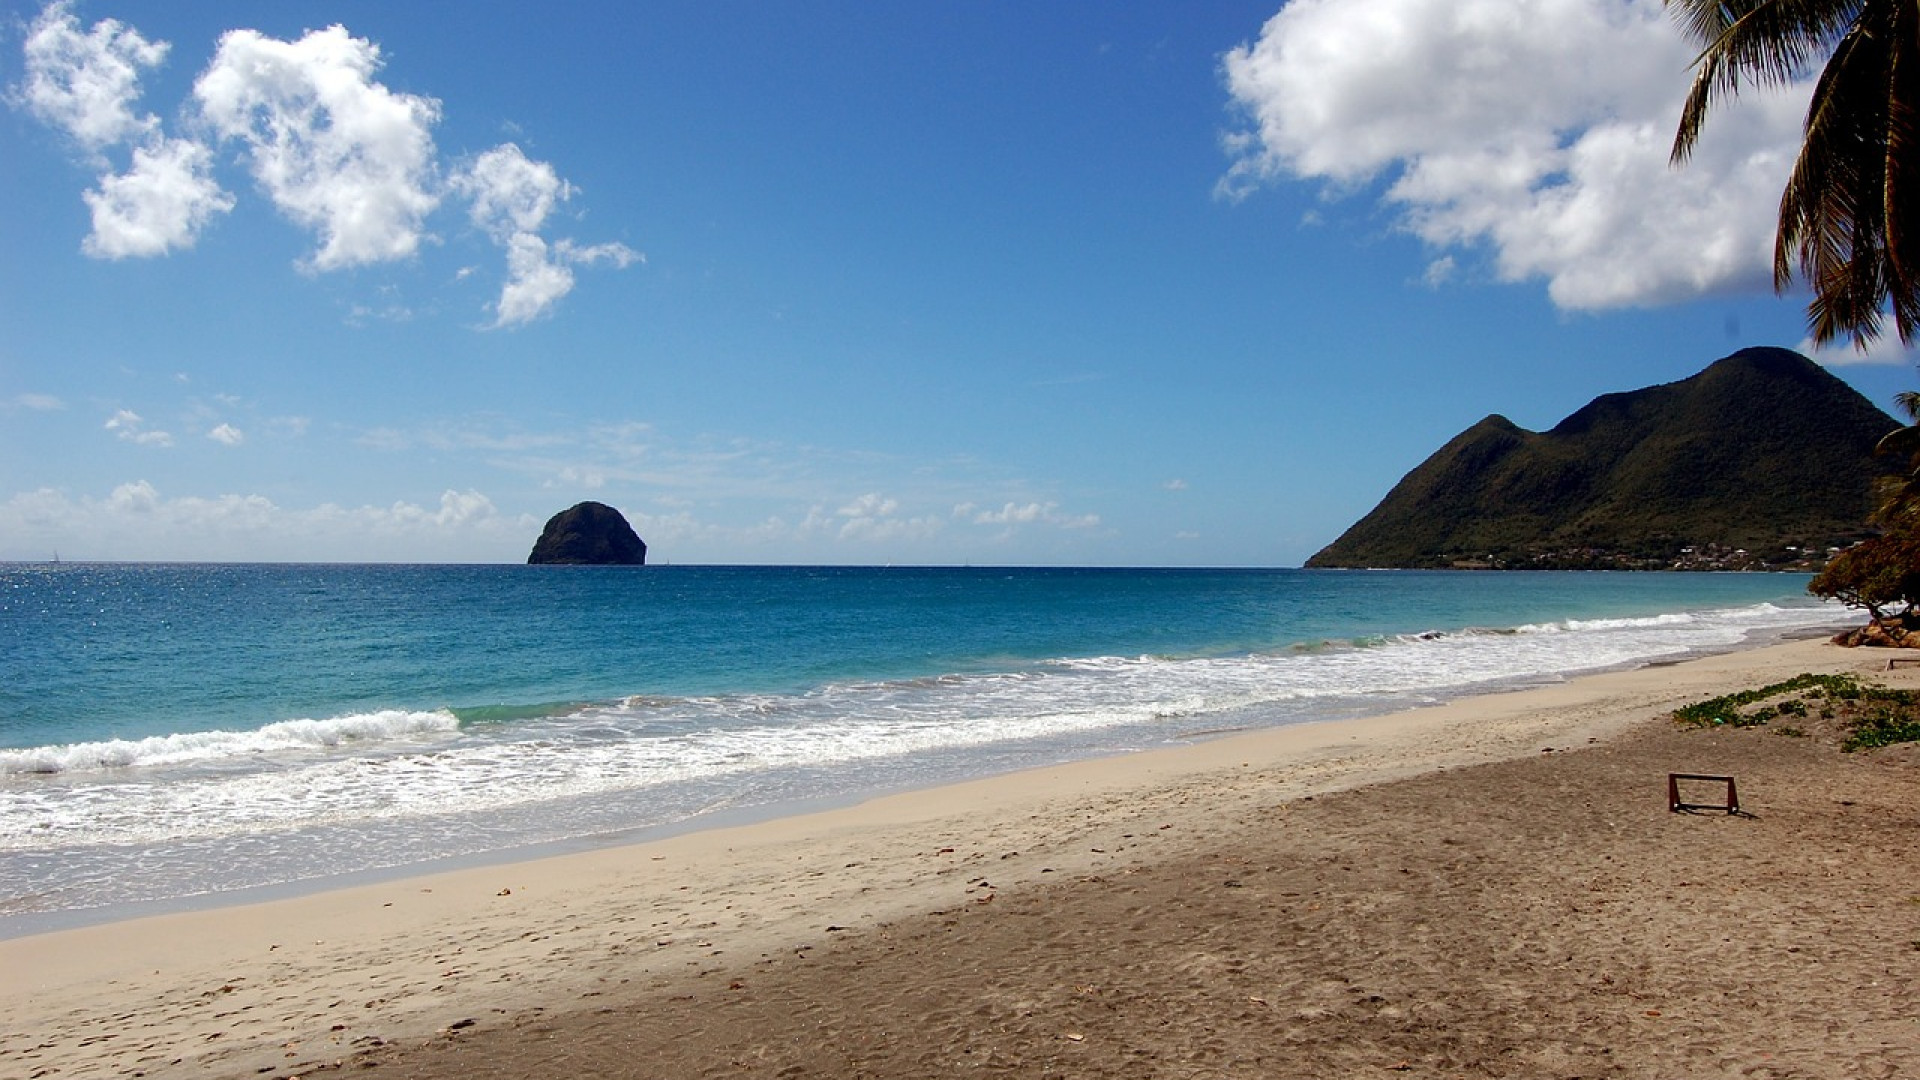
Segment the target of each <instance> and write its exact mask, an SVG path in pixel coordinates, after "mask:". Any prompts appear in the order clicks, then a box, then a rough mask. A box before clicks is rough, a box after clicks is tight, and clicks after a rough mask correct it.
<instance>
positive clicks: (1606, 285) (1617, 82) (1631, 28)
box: [1219, 0, 1806, 309]
mask: <svg viewBox="0 0 1920 1080" xmlns="http://www.w3.org/2000/svg"><path fill="white" fill-rule="evenodd" d="M1695 52H1696V50H1695V49H1694V48H1693V47H1692V46H1691V45H1689V44H1688V43H1687V42H1685V41H1684V40H1683V39H1682V38H1681V36H1680V34H1679V31H1678V30H1677V29H1676V27H1675V26H1674V25H1673V24H1672V22H1671V20H1670V17H1669V16H1668V15H1667V13H1666V12H1665V11H1664V9H1663V7H1662V4H1661V3H1660V0H1293V2H1292V3H1289V4H1287V5H1286V6H1285V7H1284V8H1282V9H1281V10H1280V11H1279V13H1278V14H1276V15H1275V16H1274V17H1273V18H1272V19H1270V20H1269V21H1268V22H1267V24H1266V26H1265V27H1264V28H1263V29H1262V31H1261V34H1260V37H1259V39H1258V40H1257V41H1255V42H1253V43H1251V44H1248V45H1243V46H1241V47H1240V48H1237V49H1234V50H1232V51H1231V52H1229V53H1227V54H1226V57H1225V58H1224V61H1223V66H1224V69H1225V73H1226V77H1227V82H1228V87H1229V91H1230V93H1231V95H1232V97H1233V100H1234V102H1235V103H1236V104H1237V105H1239V106H1240V107H1242V108H1243V109H1244V111H1245V115H1246V117H1247V120H1248V122H1249V127H1248V128H1246V129H1244V130H1242V131H1239V132H1235V133H1232V134H1231V135H1229V136H1228V138H1227V140H1226V145H1227V150H1228V152H1229V154H1230V155H1231V156H1232V158H1233V162H1232V165H1231V167H1230V169H1229V171H1228V173H1227V175H1226V176H1225V177H1224V178H1223V179H1222V180H1221V183H1220V188H1219V190H1220V193H1221V194H1222V195H1224V196H1226V197H1229V198H1243V197H1245V196H1246V195H1248V194H1249V193H1251V192H1252V191H1253V190H1255V189H1256V188H1258V187H1259V186H1260V185H1262V184H1265V183H1268V182H1272V181H1275V180H1280V179H1284V178H1297V179H1310V180H1318V181H1321V182H1323V183H1325V184H1327V185H1328V186H1329V189H1330V191H1331V192H1333V193H1351V192H1353V191H1356V190H1359V189H1361V188H1362V187H1363V186H1365V185H1368V184H1371V183H1373V182H1374V181H1376V180H1379V179H1381V178H1383V177H1384V178H1385V179H1386V181H1387V186H1386V187H1385V189H1384V191H1383V192H1382V193H1381V198H1382V199H1383V200H1384V201H1385V202H1386V203H1387V204H1389V205H1391V206H1392V207H1394V208H1396V209H1397V210H1398V222H1399V224H1400V225H1401V226H1402V227H1404V228H1406V229H1407V230H1409V231H1411V232H1412V233H1413V234H1415V235H1417V236H1419V237H1420V238H1421V239H1423V240H1425V241H1426V242H1427V243H1429V244H1431V245H1433V246H1434V247H1436V248H1440V249H1447V250H1455V249H1472V248H1477V247H1480V246H1482V245H1485V246H1486V247H1488V248H1490V249H1491V253H1492V258H1493V265H1494V271H1495V274H1496V275H1497V276H1498V277H1499V278H1500V279H1502V280H1506V281H1522V280H1530V279H1536V278H1541V279H1545V280H1546V281H1547V285H1548V292H1549V294H1550V295H1551V297H1552V298H1553V301H1554V303H1555V304H1557V305H1559V306H1560V307H1562V308H1568V309H1599V308H1609V307H1617V306H1623V305H1636V304H1652V303H1663V302H1669V301H1674V300H1680V299H1685V298H1688V297H1693V296H1699V295H1702V294H1707V293H1713V292H1720V291H1726V290H1731V289H1737V288H1747V287H1765V286H1766V285H1767V284H1768V283H1769V282H1770V280H1771V249H1772V234H1773V222H1774V217H1775V215H1776V213H1777V209H1778V202H1779V196H1780V190H1781V186H1782V184H1783V183H1784V181H1785V178H1786V175H1787V171H1788V169H1789V168H1790V167H1791V164H1792V160H1793V157H1794V155H1795V153H1796V152H1797V148H1798V144H1799V131H1800V121H1801V117H1802V115H1803V113H1804V109H1805V100H1806V89H1805V88H1804V87H1801V88H1798V89H1795V90H1792V91H1789V92H1785V93H1768V92H1764V91H1755V90H1748V91H1746V92H1744V93H1743V94H1742V96H1741V98H1740V100H1739V101H1738V102H1729V103H1728V104H1727V105H1726V107H1724V108H1723V109H1722V110H1720V112H1719V113H1718V114H1717V115H1716V116H1715V118H1714V121H1713V122H1712V123H1710V124H1709V125H1708V127H1707V131H1706V135H1705V137H1704V138H1703V140H1702V141H1701V143H1700V145H1699V147H1698V149H1697V150H1696V152H1695V155H1694V157H1693V159H1692V160H1691V161H1690V162H1689V163H1688V164H1687V165H1686V166H1685V167H1683V168H1677V169H1676V168H1671V167H1669V165H1668V163H1667V154H1668V149H1669V147H1670V145H1671V140H1672V137H1673V130H1674V126H1675V123H1676V122H1677V120H1678V118H1679V112H1680V104H1681V101H1682V99H1683V98H1684V95H1685V93H1686V89H1687V86H1688V83H1689V81H1690V79H1691V73H1690V71H1689V70H1688V68H1689V65H1690V64H1691V62H1692V60H1693V56H1694V54H1695ZM1448 257H1451V256H1443V257H1442V259H1441V260H1439V261H1437V262H1435V263H1431V264H1429V272H1430V273H1431V272H1432V270H1433V268H1434V267H1436V266H1444V267H1445V269H1444V270H1442V271H1441V273H1442V274H1445V273H1450V272H1451V271H1452V269H1453V267H1452V265H1451V264H1447V263H1445V262H1444V260H1445V258H1448Z"/></svg>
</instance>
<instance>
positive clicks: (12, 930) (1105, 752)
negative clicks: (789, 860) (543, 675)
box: [0, 622, 1843, 942]
mask: <svg viewBox="0 0 1920 1080" xmlns="http://www.w3.org/2000/svg"><path fill="white" fill-rule="evenodd" d="M1841 625H1843V624H1842V623H1840V622H1835V623H1834V624H1832V625H1829V626H1811V627H1800V628H1790V629H1771V630H1754V631H1750V637H1749V638H1748V640H1747V641H1745V642H1743V643H1741V644H1739V645H1734V646H1726V647H1718V648H1714V649H1711V650H1701V649H1693V650H1689V651H1687V652H1682V653H1677V654H1673V655H1668V656H1663V657H1657V658H1654V659H1642V660H1632V661H1626V662H1623V663H1622V664H1619V665H1614V666H1607V667H1600V668H1594V669H1588V670H1585V671H1580V672H1576V673H1572V674H1566V675H1561V676H1540V675H1534V676H1516V677H1512V678H1506V679H1495V680H1491V681H1488V682H1484V683H1481V684H1478V685H1476V686H1472V687H1469V688H1465V689H1460V688H1455V689H1450V690H1446V691H1441V692H1438V693H1436V695H1435V698H1434V699H1433V700H1430V701H1427V702H1424V703H1421V704H1418V705H1415V704H1412V703H1410V702H1400V703H1391V702H1381V703H1378V704H1377V706H1375V707H1376V708H1377V709H1379V710H1380V712H1379V713H1378V715H1392V714H1397V713H1400V712H1404V711H1412V710H1417V709H1426V708H1434V707H1438V706H1444V705H1447V704H1450V703H1453V702H1456V701H1461V700H1469V699H1474V698H1479V697H1487V696H1498V695H1505V694H1512V693H1521V692H1526V691H1529V690H1534V689H1540V688H1550V687H1554V686H1559V685H1564V684H1565V683H1566V682H1568V681H1572V680H1578V679H1583V678H1588V677H1591V676H1594V675H1606V674H1613V673H1618V672H1624V671H1632V670H1636V669H1640V668H1659V667H1668V666H1673V665H1676V664H1684V663H1688V662H1691V661H1694V660H1698V659H1703V658H1706V657H1711V656H1718V655H1724V654H1726V653H1729V652H1741V651H1746V650H1750V649H1755V648H1764V647H1766V646H1768V645H1776V644H1784V643H1787V642H1791V641H1798V640H1810V639H1813V638H1816V637H1817V638H1821V639H1825V638H1826V637H1829V636H1830V635H1831V634H1832V633H1833V632H1834V631H1835V630H1837V629H1838V628H1839V627H1840V626H1841ZM1543 680H1545V681H1543ZM1373 715H1377V714H1376V713H1373V712H1367V711H1362V710H1354V711H1352V712H1349V713H1347V714H1345V715H1340V716H1336V717H1331V718H1327V719H1321V720H1298V719H1291V718H1289V719H1283V720H1280V721H1278V722H1272V721H1264V720H1262V719H1261V718H1260V717H1259V716H1258V715H1257V714H1249V715H1247V716H1246V717H1245V718H1244V719H1236V718H1235V717H1234V716H1233V715H1232V714H1227V715H1224V716H1222V717H1219V718H1217V719H1218V724H1219V726H1214V727H1203V728H1195V729H1192V730H1184V731H1176V732H1170V733H1167V734H1165V735H1164V736H1162V737H1161V738H1160V740H1159V741H1157V742H1153V743H1146V744H1134V745H1128V746H1124V747H1108V748H1104V749H1101V748H1085V747H1083V748H1081V749H1080V751H1079V752H1077V753H1073V754H1071V755H1067V756H1062V757H1061V758H1059V759H1057V760H1055V761H1051V762H1043V763H1040V764H1030V765H1023V766H1017V767H1006V766H1002V767H1000V768H998V769H993V768H988V769H986V770H985V771H978V770H962V771H960V772H959V773H958V774H957V775H949V776H947V777H940V778H928V779H925V780H922V781H918V782H904V783H900V782H881V783H878V784H874V785H872V786H860V787H855V788H849V789H844V790H841V791H837V792H831V793H822V794H811V795H802V796H796V797H793V798H788V799H783V800H780V801H775V802H768V803H748V804H744V805H739V806H731V807H726V808H723V809H718V810H709V811H705V812H702V813H699V814H696V815H694V816H692V817H687V818H681V819H678V820H670V821H664V822H660V823H655V824H645V825H636V826H631V827H627V828H622V829H617V830H612V831H607V832H594V833H585V834H581V835H577V836H563V837H559V838H556V839H550V840H540V841H535V842H530V843H522V844H514V845H510V846H507V847H502V848H493V849H485V850H479V851H472V852H466V853H462V854H453V855H444V856H439V857H434V858H429V859H426V860H423V861H416V862H408V863H400V864H393V865H383V866H371V867H366V868H362V869H357V870H347V871H342V872H338V873H329V874H323V875H320V876H314V877H298V878H293V879H289V880H283V881H272V882H266V883H262V884H257V885H248V886H245V887H241V888H235V889H224V890H216V891H209V892H201V893H192V894H186V895H173V896H161V897H158V898H154V899H146V900H130V901H119V902H114V903H108V904H103V905H98V906H85V907H74V908H55V909H51V910H13V911H8V910H5V909H4V908H3V907H0V942H5V941H8V940H12V939H15V938H20V937H31V936H37V935H40V934H46V933H57V932H62V931H66V930H76V929H83V928H86V927H90V926H100V925H106V924H111V923H117V922H123V921H127V920H132V919H146V918H155V917H159V916H165V915H178V914H189V913H193V912H201V911H214V910H220V909H226V908H233V907H244V906H249V905H253V904H260V903H273V902H278V901H282V900H293V899H299V898H301V897H305V896H310V895H314V894H319V893H329V892H336V891H339V890H342V889H351V888H359V887H371V886H377V885H381V884H386V883H391V882H395V881H405V880H407V879H410V878H414V877H423V876H430V875H438V874H443V873H451V872H459V871H467V870H484V869H487V868H489V867H496V866H509V865H513V864H517V863H523V862H532V861H538V860H543V859H547V858H550V857H553V856H557V855H570V854H582V853H589V852H594V851H599V850H603V849H609V848H621V847H628V846H632V845H635V844H648V843H654V842H658V841H661V840H666V839H671V838H674V837H678V836H682V835H686V834H689V833H700V832H708V831H714V830H724V829H732V828H736V827H741V826H749V827H750V826H754V825H759V824H763V823H766V822H768V821H773V820H776V819H780V818H787V817H798V816H806V815H810V814H814V813H819V812H823V811H828V810H836V809H846V808H848V807H852V806H857V805H859V804H862V803H865V802H869V801H873V800H876V799H884V798H888V797H891V796H895V795H907V794H911V793H913V792H916V791H920V790H924V789H937V788H943V787H948V786H953V785H957V784H967V783H972V782H974V781H978V780H989V779H992V778H994V777H996V776H1000V775H1018V774H1021V773H1027V772H1037V771H1041V770H1045V769H1048V768H1052V767H1056V766H1060V765H1067V766H1070V765H1074V764H1078V763H1081V762H1087V761H1096V760H1100V759H1102V758H1108V757H1130V756H1133V755H1136V754H1143V753H1144V754H1155V753H1160V752H1162V751H1165V750H1169V749H1177V748H1180V747H1184V746H1189V745H1193V744H1197V743H1204V742H1211V741H1215V740H1218V739H1232V738H1238V737H1242V736H1246V735H1255V734H1258V733H1260V732H1265V731H1273V730H1279V729H1283V728H1288V727H1295V726H1301V725H1303V724H1304V725H1309V726H1311V725H1315V724H1322V723H1336V724H1337V723H1346V722H1349V721H1352V720H1356V719H1365V718H1368V717H1370V716H1373Z"/></svg>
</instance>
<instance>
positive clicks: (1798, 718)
mask: <svg viewBox="0 0 1920 1080" xmlns="http://www.w3.org/2000/svg"><path fill="white" fill-rule="evenodd" d="M1673 718H1674V721H1675V722H1676V723H1679V724H1681V725H1683V726H1686V727H1700V728H1712V727H1728V728H1758V727H1768V726H1769V725H1772V724H1773V723H1774V721H1781V723H1780V724H1779V726H1777V727H1773V728H1772V730H1774V731H1776V732H1778V733H1779V734H1781V735H1787V736H1794V737H1805V736H1807V735H1808V734H1809V731H1808V728H1814V729H1816V731H1818V732H1825V733H1831V734H1832V735H1833V736H1834V737H1835V738H1837V739H1838V740H1839V743H1840V749H1841V750H1843V751H1845V752H1847V753H1853V752H1854V751H1856V750H1871V749H1875V748H1878V747H1882V746H1892V745H1894V744H1896V743H1910V742H1920V693H1915V692H1914V691H1912V690H1896V689H1891V688H1889V687H1885V686H1876V685H1872V684H1869V683H1862V682H1861V681H1860V680H1859V679H1857V678H1855V677H1854V676H1852V675H1844V674H1812V673H1807V674H1802V675H1796V676H1794V677H1793V678H1791V679H1786V680H1784V681H1781V682H1777V683H1771V684H1769V685H1766V686H1761V687H1757V688H1755V689H1750V690H1741V691H1737V692H1735V693H1731V694H1723V695H1721V696H1720V697H1717V698H1712V699H1709V700H1707V701H1700V702H1695V703H1694V704H1692V705H1686V706H1683V707H1681V708H1679V709H1676V710H1674V713H1673Z"/></svg>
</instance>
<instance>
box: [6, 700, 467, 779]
mask: <svg viewBox="0 0 1920 1080" xmlns="http://www.w3.org/2000/svg"><path fill="white" fill-rule="evenodd" d="M459 725H460V722H459V721H458V720H457V719H455V718H454V715H453V714H452V713H450V712H447V711H445V710H437V711H434V712H409V711H405V710H400V709H383V710H380V711H378V712H370V713H357V714H354V715H350V716H336V717H333V718H332V719H328V720H283V721H279V722H277V723H272V724H267V725H265V726H263V727H259V728H256V729H254V730H252V731H192V732H184V733H180V734H175V735H154V736H150V737H148V738H144V739H107V740H103V741H99V742H84V743H69V744H65V745H59V746H36V747H30V748H27V749H23V750H0V776H18V775H22V774H29V773H41V774H48V773H72V772H91V771H96V770H101V769H126V768H133V767H136V766H157V765H179V764H184V763H187V762H209V761H214V760H218V759H221V758H247V757H255V756H258V755H261V754H268V753H273V752H275V751H282V750H289V749H320V748H331V747H339V746H342V745H346V744H351V743H367V742H375V741H380V740H385V739H396V738H406V737H408V736H416V735H421V734H426V733H435V732H447V731H453V730H455V729H456V728H458V727H459Z"/></svg>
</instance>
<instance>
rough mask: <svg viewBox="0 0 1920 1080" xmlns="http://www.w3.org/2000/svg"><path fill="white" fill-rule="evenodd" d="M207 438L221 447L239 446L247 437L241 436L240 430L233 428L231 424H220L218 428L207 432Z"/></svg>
mask: <svg viewBox="0 0 1920 1080" xmlns="http://www.w3.org/2000/svg"><path fill="white" fill-rule="evenodd" d="M207 438H209V439H212V440H213V441H214V442H217V443H219V444H220V445H222V446H239V445H240V444H241V443H243V442H245V441H246V440H247V437H246V436H245V435H243V434H241V432H240V429H239V428H236V427H234V426H233V425H232V424H221V425H220V426H219V427H217V428H214V429H213V430H212V431H209V432H207Z"/></svg>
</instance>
